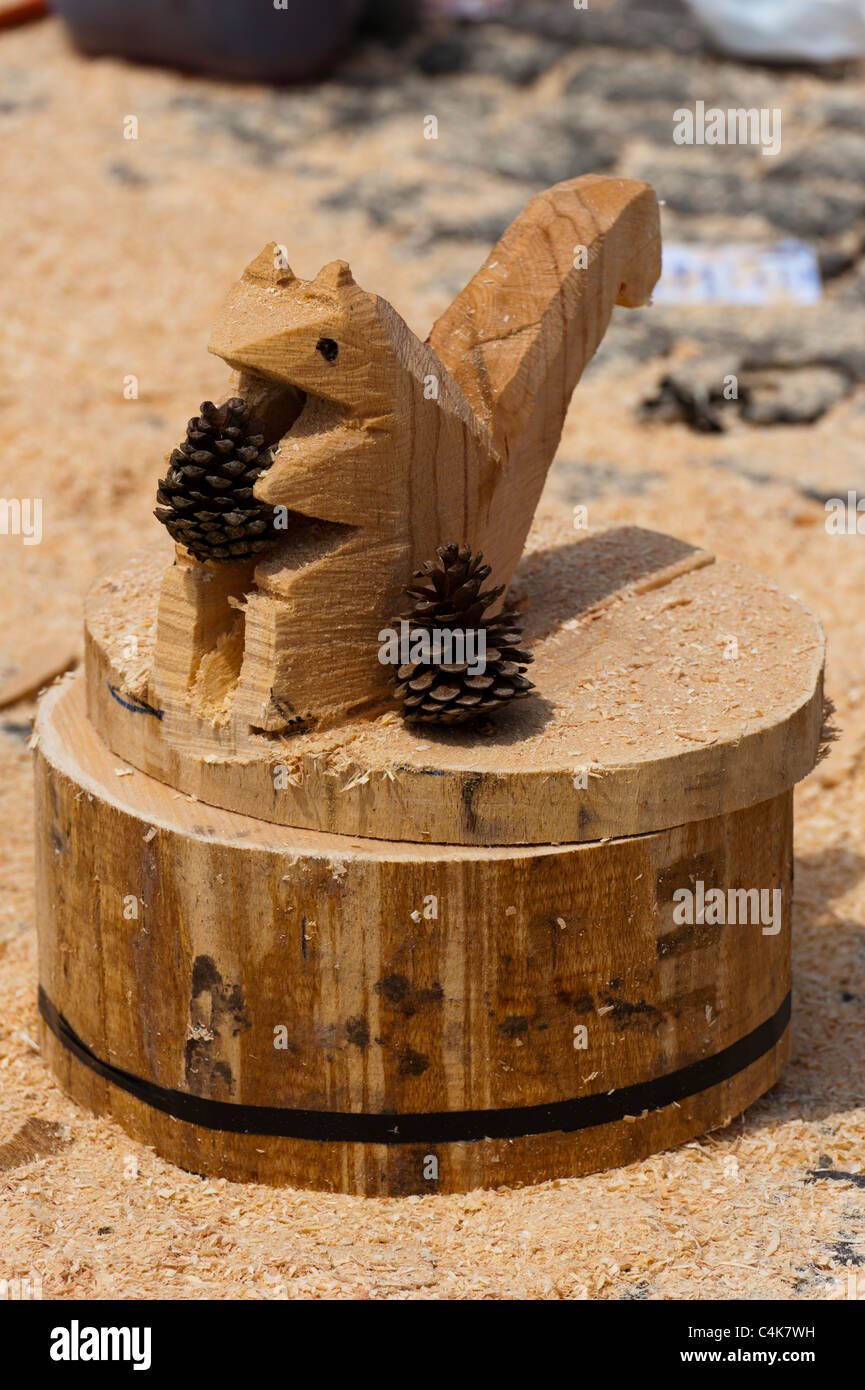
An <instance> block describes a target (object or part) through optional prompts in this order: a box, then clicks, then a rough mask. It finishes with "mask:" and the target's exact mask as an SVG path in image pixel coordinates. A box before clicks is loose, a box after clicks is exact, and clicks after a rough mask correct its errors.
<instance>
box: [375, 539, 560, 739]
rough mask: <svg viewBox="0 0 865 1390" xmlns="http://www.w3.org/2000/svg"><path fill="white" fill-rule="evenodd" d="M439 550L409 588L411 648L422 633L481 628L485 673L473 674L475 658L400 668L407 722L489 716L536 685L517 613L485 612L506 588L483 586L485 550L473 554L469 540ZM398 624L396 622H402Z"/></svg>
mask: <svg viewBox="0 0 865 1390" xmlns="http://www.w3.org/2000/svg"><path fill="white" fill-rule="evenodd" d="M436 555H437V557H438V559H437V560H428V561H427V562H426V563H425V565H424V567H423V569H421V570H418V571H417V574H416V576H415V579H416V581H418V582H416V583H413V584H410V585H409V586H408V588H407V589H406V593H407V594H408V596H409V598H410V599H411V600H412V608H411V611H410V613H409V615H408V623H409V646H411V641H412V639H413V638H414V637H415V635H416V634H418V633H421V632H426V633H430V634H433V633H435V632H436V631H442V630H443V629H447V630H448V631H450V632H458V633H462V634H465V633H466V632H467V631H468V630H473V631H474V632H475V633H478V632H481V631H482V632H483V633H484V634H485V638H486V658H485V660H486V666H485V669H484V671H483V674H477V675H470V674H469V671H468V667H469V665H473V664H475V663H472V662H469V661H460V662H455V663H451V664H448V665H445V664H442V663H436V662H434V661H413V662H412V661H410V662H409V663H408V664H406V665H403V666H400V668H399V670H398V671H397V673H396V680H397V698H398V699H400V700H401V701H402V705H403V713H404V715H405V718H406V719H407V720H412V721H415V720H419V721H423V722H426V723H438V724H461V723H464V722H465V720H467V719H474V718H476V717H477V716H478V715H485V714H489V713H490V712H491V711H492V710H494V709H499V708H501V706H502V705H506V704H509V703H510V702H511V700H521V699H524V698H525V696H526V695H528V694H529V693H530V692H531V691H532V690H534V688H535V687H534V686H533V685H532V683H531V681H528V680H526V678H525V676H524V675H523V674H522V672H523V671H525V669H526V666H527V665H528V664H529V662H530V661H532V660H533V657H532V655H531V653H530V652H526V651H522V650H521V649H520V646H519V643H520V640H521V637H522V628H521V626H520V624H519V622H518V617H519V615H518V614H517V613H516V612H514V611H508V612H504V613H498V614H496V616H495V617H494V618H485V617H484V616H483V615H484V613H485V611H486V610H487V609H488V608H489V607H490V605H491V604H493V603H494V602H495V601H496V599H497V598H499V597H500V596H501V595H502V594H503V593H504V585H502V586H501V587H499V588H497V589H487V590H484V589H483V585H484V583H485V581H486V580H487V579H489V577H490V574H491V573H492V570H491V568H490V566H489V565H485V564H483V563H482V561H483V555H482V554H481V553H480V551H479V552H478V554H477V555H474V556H473V555H472V552H471V550H470V548H469V547H468V546H467V545H465V546H462V547H460V546H459V545H443V546H440V547H439V549H438V550H437V551H436ZM394 621H395V622H396V623H397V625H398V624H399V622H400V620H399V619H395V620H394ZM477 650H478V647H477V637H476V638H475V651H477Z"/></svg>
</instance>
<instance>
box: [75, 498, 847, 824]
mask: <svg viewBox="0 0 865 1390" xmlns="http://www.w3.org/2000/svg"><path fill="white" fill-rule="evenodd" d="M167 563H170V562H169V561H168V560H167V559H166V554H165V551H164V549H160V548H155V549H154V550H153V551H147V552H142V553H140V554H139V555H137V556H135V557H134V558H133V559H132V560H131V561H129V562H128V563H127V564H126V566H125V567H124V568H123V569H122V570H120V571H119V572H117V573H115V574H111V575H108V576H106V578H105V579H104V580H103V581H101V582H100V583H99V584H98V585H97V586H96V588H95V589H94V590H93V591H92V593H91V596H90V600H89V603H88V611H87V622H86V628H87V657H86V660H87V679H88V712H89V715H90V719H91V721H92V722H93V725H94V727H95V728H96V729H97V731H98V732H99V734H100V735H101V737H102V738H103V739H104V740H105V742H106V743H107V744H108V746H109V747H110V748H111V749H112V750H113V751H114V752H115V753H117V754H118V755H119V756H120V757H121V758H124V759H126V760H127V761H128V762H129V763H131V764H132V765H133V766H135V767H137V768H140V769H142V770H143V771H144V772H147V773H149V774H150V775H151V776H153V777H156V778H158V779H159V780H160V781H163V782H165V783H167V784H168V785H170V786H171V787H174V788H179V789H181V790H183V791H185V792H188V793H191V794H192V795H194V796H197V797H198V798H199V799H200V800H202V801H206V802H207V803H208V804H210V805H212V806H221V807H225V808H227V809H229V810H233V811H239V812H242V813H243V814H245V815H251V816H255V817H256V818H257V819H260V820H268V821H273V822H275V823H278V824H282V825H292V826H299V827H308V828H310V829H315V830H323V831H327V832H333V833H336V834H342V835H362V836H366V837H376V838H382V839H390V840H409V841H416V842H420V843H424V842H431V843H437V844H465V845H497V844H498V845H515V844H550V843H556V842H562V843H575V842H583V841H592V840H600V839H603V838H605V837H607V836H610V837H616V836H623V835H640V834H645V833H650V832H653V831H657V830H660V829H664V828H667V827H669V826H673V825H680V824H683V823H684V822H686V821H692V820H703V819H705V818H707V817H710V816H716V815H721V814H724V813H725V812H728V811H733V810H738V809H739V808H741V807H743V806H749V805H754V804H756V803H758V802H760V801H766V800H768V799H770V798H771V797H775V796H778V795H780V794H781V793H782V792H785V791H788V790H789V789H790V788H791V787H792V786H793V785H794V784H795V783H796V782H797V781H799V780H800V779H801V778H802V777H804V776H806V774H807V773H808V772H809V771H810V770H811V768H812V767H813V765H814V760H815V758H816V755H817V749H818V746H819V739H820V730H821V726H822V720H823V698H822V696H823V685H822V672H823V660H824V643H823V634H822V632H821V629H820V624H819V622H818V621H817V619H816V618H815V616H814V615H813V614H812V613H811V612H809V611H808V610H807V609H806V608H804V607H803V605H801V604H800V603H798V602H797V601H796V600H795V599H793V598H791V597H789V596H788V595H787V594H784V593H782V592H781V591H780V590H779V589H778V588H777V587H776V586H775V585H774V584H772V583H771V582H770V581H769V580H768V579H766V578H764V577H763V576H762V575H759V574H755V573H753V572H752V571H749V570H746V569H743V568H742V567H741V566H740V565H737V564H733V563H731V562H730V561H723V560H714V559H713V557H712V556H711V555H710V554H707V552H706V551H703V550H699V549H695V548H694V547H693V546H690V545H688V544H686V543H685V542H684V541H680V540H675V539H673V538H672V537H670V536H664V535H660V534H658V533H656V532H651V531H646V530H644V529H642V528H640V527H635V526H626V527H614V528H611V529H609V530H606V531H579V530H578V531H575V530H574V528H573V524H572V518H571V517H570V515H568V514H567V513H563V512H562V510H561V509H559V510H558V511H553V510H552V509H551V510H549V511H548V512H545V513H544V514H542V516H541V517H540V518H539V519H538V521H537V522H536V523H535V526H534V529H533V531H532V534H531V536H530V538H529V551H528V553H527V555H526V556H525V558H524V559H523V561H522V563H521V565H520V568H519V570H518V571H517V577H516V580H515V586H514V596H515V597H516V598H517V599H518V600H519V601H522V602H523V603H524V605H525V608H526V639H525V640H526V642H527V643H528V644H529V645H530V646H531V647H532V649H533V651H534V654H535V663H534V665H533V666H532V667H531V669H530V672H529V674H530V676H531V678H532V680H533V681H534V682H535V684H536V686H537V687H538V695H537V696H535V697H532V698H531V699H528V700H523V701H520V702H518V704H517V705H516V706H515V707H514V708H513V709H511V710H505V711H502V712H500V713H499V714H498V715H497V716H496V719H495V722H494V723H493V724H490V725H488V726H486V728H485V729H484V730H481V731H478V730H477V729H475V728H471V727H457V728H450V729H436V728H435V727H432V726H428V725H423V726H420V727H418V726H412V725H405V724H403V722H402V720H401V719H400V717H399V716H398V715H397V714H396V713H394V712H382V713H380V715H379V717H377V718H365V719H359V718H356V719H354V720H353V721H352V720H349V721H348V722H346V723H344V724H341V725H340V726H339V727H337V728H332V729H329V730H328V729H322V728H317V729H313V730H310V731H307V732H304V731H303V730H302V729H301V731H299V732H295V733H289V734H284V733H277V734H273V735H267V734H265V733H262V732H259V733H258V734H256V735H249V737H248V738H247V740H246V743H245V746H244V747H243V748H240V747H238V746H237V743H236V729H234V730H233V726H232V725H231V723H230V722H228V723H226V722H220V719H219V717H218V716H213V717H212V718H207V717H204V716H203V715H201V716H194V708H195V707H196V705H195V702H196V700H197V698H198V694H199V687H200V681H197V679H196V672H195V670H193V668H190V671H189V673H188V679H189V703H188V705H187V706H186V707H185V708H184V709H183V711H182V712H181V713H178V712H177V710H176V709H175V707H174V706H172V705H171V704H170V703H169V705H168V706H165V705H163V703H162V700H161V694H160V688H159V682H158V680H156V679H154V675H153V657H154V649H155V646H156V632H157V599H158V594H159V590H160V584H161V582H162V577H163V574H164V572H165V567H166V564H167ZM217 580H218V576H216V577H215V578H214V580H213V583H216V582H217ZM231 611H232V612H233V611H234V610H233V609H232V610H231ZM213 640H214V642H216V643H217V645H218V643H219V641H220V640H221V639H220V638H219V637H214V638H213ZM322 640H325V637H324V635H323V637H322ZM222 654H223V652H222V648H219V653H218V655H219V656H220V659H221V656H222ZM332 659H333V661H334V663H338V662H339V659H340V656H339V647H338V645H336V646H334V647H333V658H332ZM369 660H370V662H372V663H375V662H376V660H377V653H376V651H375V650H370V652H369Z"/></svg>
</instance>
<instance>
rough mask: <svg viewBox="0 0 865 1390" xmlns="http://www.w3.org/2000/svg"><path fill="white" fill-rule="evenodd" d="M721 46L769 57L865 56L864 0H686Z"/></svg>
mask: <svg viewBox="0 0 865 1390" xmlns="http://www.w3.org/2000/svg"><path fill="white" fill-rule="evenodd" d="M687 4H688V5H690V7H691V9H692V10H693V11H694V13H695V14H696V15H697V17H698V18H699V19H700V20H701V21H702V24H703V27H704V28H705V29H706V30H708V32H709V34H710V35H711V37H712V39H713V40H714V42H715V43H716V44H717V45H718V47H719V48H723V49H726V50H727V52H728V53H738V54H740V55H742V56H743V57H746V58H762V59H765V60H767V61H769V62H773V61H774V62H784V61H785V60H789V59H804V60H805V61H806V62H811V63H831V62H836V61H837V60H838V59H839V58H861V57H863V56H865V0H687Z"/></svg>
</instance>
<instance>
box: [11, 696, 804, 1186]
mask: <svg viewBox="0 0 865 1390" xmlns="http://www.w3.org/2000/svg"><path fill="white" fill-rule="evenodd" d="M36 744H37V825H38V850H37V853H38V874H37V882H38V885H39V887H38V924H39V938H40V981H41V989H42V1012H43V1025H42V1028H43V1047H44V1050H45V1055H46V1057H47V1058H48V1060H49V1063H50V1065H51V1067H52V1069H53V1070H54V1072H55V1074H56V1076H57V1077H58V1080H59V1081H60V1082H61V1084H62V1085H63V1086H64V1087H65V1088H66V1089H67V1090H68V1091H69V1092H70V1094H72V1095H73V1096H74V1097H75V1098H76V1099H78V1100H79V1101H81V1102H82V1103H83V1104H85V1105H87V1106H89V1107H91V1108H92V1109H94V1110H96V1111H99V1112H101V1113H105V1114H109V1115H111V1116H113V1117H114V1118H115V1119H116V1120H117V1121H118V1122H119V1123H120V1124H121V1125H123V1126H124V1128H126V1129H127V1131H128V1132H129V1133H130V1134H132V1135H134V1136H136V1137H137V1138H139V1139H140V1140H142V1141H143V1142H145V1143H148V1144H152V1145H153V1147H154V1148H155V1149H156V1150H157V1151H158V1152H159V1153H160V1154H162V1155H163V1156H164V1157H166V1158H168V1159H170V1160H172V1161H174V1162H176V1163H178V1164H181V1165H182V1166H183V1167H186V1168H189V1169H192V1170H194V1171H197V1172H201V1173H208V1174H214V1175H219V1176H222V1177H227V1178H231V1179H236V1180H248V1181H263V1182H269V1183H286V1184H292V1185H296V1186H309V1187H316V1188H321V1189H327V1190H332V1191H340V1192H354V1193H366V1194H377V1195H390V1196H395V1195H402V1194H409V1193H424V1194H428V1193H434V1192H457V1191H465V1190H468V1189H471V1188H474V1187H478V1186H499V1185H502V1184H521V1183H534V1182H539V1181H542V1180H545V1179H548V1178H553V1177H561V1176H567V1175H577V1174H580V1173H586V1172H591V1171H594V1170H598V1169H602V1168H607V1167H610V1166H613V1165H616V1164H621V1163H627V1162H630V1161H632V1160H634V1159H638V1158H640V1157H643V1156H645V1155H646V1154H649V1153H651V1152H654V1151H656V1150H659V1149H662V1148H665V1147H669V1146H671V1145H674V1144H678V1143H680V1142H682V1141H683V1140H686V1139H689V1138H691V1137H693V1136H694V1135H697V1134H700V1133H702V1132H704V1131H706V1130H708V1129H711V1128H714V1127H717V1126H720V1125H723V1124H724V1123H726V1122H727V1121H728V1120H729V1119H730V1118H731V1117H732V1116H734V1115H736V1114H737V1113H739V1112H740V1111H741V1110H742V1109H743V1108H744V1107H745V1106H747V1105H748V1104H749V1103H750V1102H751V1101H753V1100H754V1099H755V1098H756V1097H757V1096H758V1095H760V1094H761V1093H762V1092H764V1091H765V1090H766V1089H767V1088H768V1087H769V1086H771V1085H772V1083H773V1082H774V1081H775V1080H776V1079H777V1077H778V1075H779V1073H780V1070H781V1068H782V1066H783V1063H784V1061H785V1060H786V1056H787V1049H788V1036H789V1033H788V1029H787V1018H788V1009H789V990H790V951H789V946H790V910H791V890H792V869H791V865H792V795H791V793H790V792H789V791H784V792H781V793H780V794H779V795H776V796H774V797H772V798H771V799H768V800H766V801H763V802H761V803H759V804H757V805H754V806H750V807H748V808H746V809H739V810H735V811H731V812H728V813H726V814H723V815H719V816H715V817H712V818H709V819H704V820H699V821H694V822H691V823H689V824H685V825H681V826H679V827H674V828H667V829H663V830H660V831H656V832H655V833H652V834H645V835H640V836H636V837H631V838H618V839H613V840H610V841H607V842H604V843H594V844H578V843H571V844H564V845H557V846H552V845H545V846H528V847H522V848H520V847H514V846H498V847H492V848H469V847H465V846H460V845H444V844H438V845H418V844H410V843H407V842H406V841H386V840H372V839H366V840H361V839H357V838H349V837H345V836H337V835H332V834H326V833H323V832H319V831H312V830H286V829H285V828H282V827H278V826H276V825H274V824H272V823H269V822H267V821H264V820H257V819H253V818H249V817H246V816H243V815H239V814H237V813H232V812H227V811H222V810H218V809H214V808H212V807H209V806H207V805H204V804H202V803H201V802H197V801H195V800H194V799H193V798H189V797H187V796H184V795H182V794H180V793H178V792H177V791H172V790H171V789H170V788H167V787H166V786H164V785H163V784H162V783H161V782H159V781H157V780H155V779H154V778H151V777H148V776H146V775H145V774H144V773H142V772H141V771H138V770H133V769H132V768H130V767H129V765H128V764H124V763H122V762H121V761H120V760H119V759H118V757H117V756H116V755H115V754H113V753H112V752H110V751H109V749H108V748H107V747H106V746H105V744H104V743H103V742H102V741H101V739H100V738H99V737H98V735H97V734H96V733H95V731H94V729H93V727H92V725H91V724H90V722H89V721H88V719H87V717H86V715H85V712H84V690H83V680H82V679H81V677H67V678H65V679H64V680H63V681H62V682H61V683H59V684H58V685H57V686H55V687H53V688H52V689H51V690H50V691H49V692H48V694H47V695H46V696H45V697H44V699H43V702H42V705H41V709H40V714H39V720H38V725H37V737H36ZM698 884H703V885H704V888H705V890H706V891H708V890H709V888H710V887H716V888H721V889H722V890H730V889H758V890H763V891H764V892H767V893H769V894H772V893H774V892H777V893H778V894H779V895H780V904H781V908H780V915H779V916H778V918H777V920H776V921H774V922H773V924H772V926H771V928H769V929H767V924H766V923H765V921H764V923H763V925H762V926H761V925H760V923H759V922H756V921H751V922H746V923H742V922H740V923H739V924H738V925H736V924H734V923H727V924H723V923H721V924H713V923H710V922H706V921H703V922H700V921H697V922H696V923H692V924H682V923H680V922H679V921H678V920H677V919H676V918H675V917H674V905H675V902H676V900H675V899H674V896H673V895H674V893H675V892H676V890H677V889H680V888H690V889H691V890H693V891H695V892H696V891H699V890H698V888H697V885H698ZM767 901H769V899H767ZM773 901H774V900H773ZM776 928H777V930H776ZM244 1130H246V1131H247V1132H243V1131H244Z"/></svg>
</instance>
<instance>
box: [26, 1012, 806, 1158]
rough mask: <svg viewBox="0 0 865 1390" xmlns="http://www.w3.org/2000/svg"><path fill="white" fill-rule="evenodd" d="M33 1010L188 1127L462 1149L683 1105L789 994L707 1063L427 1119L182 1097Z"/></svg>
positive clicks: (771, 1035) (767, 1036)
mask: <svg viewBox="0 0 865 1390" xmlns="http://www.w3.org/2000/svg"><path fill="white" fill-rule="evenodd" d="M39 1011H40V1013H41V1014H42V1017H43V1018H44V1020H45V1022H46V1024H47V1025H48V1027H49V1028H50V1029H51V1031H52V1033H53V1034H54V1035H55V1037H57V1038H58V1039H59V1040H60V1042H61V1043H62V1044H63V1046H64V1047H65V1048H67V1049H68V1050H69V1051H70V1052H71V1053H72V1054H73V1056H75V1057H77V1058H78V1061H79V1062H82V1063H83V1064H84V1066H86V1067H89V1068H90V1069H91V1071H94V1072H96V1074H97V1075H98V1076H101V1077H104V1079H105V1080H106V1081H109V1082H110V1083H111V1085H112V1086H118V1087H120V1089H121V1090H123V1091H127V1092H128V1093H129V1094H130V1095H131V1096H135V1097H136V1099H137V1100H140V1101H143V1102H144V1104H145V1105H149V1106H151V1107H152V1108H153V1109H154V1110H162V1111H164V1113H165V1114H166V1115H173V1116H174V1118H175V1119H178V1120H185V1121H186V1122H187V1124H192V1125H201V1126H202V1128H204V1129H214V1130H222V1131H223V1132H225V1133H229V1134H252V1135H271V1136H276V1137H279V1138H282V1139H309V1140H314V1141H318V1142H321V1143H341V1144H461V1143H474V1142H477V1141H478V1140H481V1139H519V1138H524V1137H525V1136H527V1135H531V1134H549V1133H552V1132H553V1131H561V1132H563V1133H565V1134H571V1133H573V1132H575V1131H576V1130H580V1129H591V1128H592V1127H593V1126H595V1125H606V1124H613V1123H615V1121H616V1120H622V1119H624V1118H625V1116H626V1115H632V1116H633V1115H641V1114H642V1113H643V1112H644V1111H646V1110H661V1109H662V1108H663V1107H664V1106H665V1105H671V1104H672V1103H673V1102H674V1101H682V1100H687V1099H688V1097H689V1096H695V1095H697V1094H698V1093H699V1092H700V1091H707V1090H708V1089H709V1088H710V1087H712V1086H717V1085H718V1084H719V1083H720V1082H722V1081H729V1080H730V1078H731V1077H733V1076H735V1075H736V1074H737V1073H738V1072H740V1071H744V1070H745V1068H746V1067H749V1066H751V1064H752V1063H753V1062H756V1061H759V1059H760V1058H761V1057H763V1056H765V1054H766V1053H767V1052H769V1051H770V1050H771V1049H772V1048H773V1047H774V1046H775V1044H776V1043H777V1042H778V1041H779V1040H780V1039H781V1038H782V1037H783V1035H784V1032H785V1031H786V1028H787V1025H788V1024H789V1022H790V995H789V994H788V995H787V997H786V999H785V1000H784V1002H783V1003H782V1004H781V1005H780V1007H779V1008H778V1009H777V1010H776V1011H775V1013H774V1014H772V1016H771V1018H767V1019H766V1020H765V1022H763V1023H761V1024H760V1025H759V1026H758V1027H757V1028H755V1029H754V1030H753V1031H752V1032H750V1033H747V1034H746V1035H745V1037H743V1038H739V1040H738V1042H734V1043H731V1044H730V1046H729V1047H725V1048H723V1049H722V1051H721V1052H716V1053H715V1054H714V1055H713V1056H711V1057H704V1058H701V1059H700V1061H699V1062H691V1063H690V1065H689V1066H687V1067H680V1068H679V1070H678V1071H673V1072H668V1073H667V1074H666V1075H665V1076H658V1077H655V1078H654V1080H652V1081H639V1082H637V1083H636V1084H635V1085H633V1086H623V1087H622V1088H621V1089H620V1090H617V1091H610V1092H605V1093H604V1094H602V1095H591V1096H575V1097H574V1099H573V1100H557V1101H553V1102H551V1103H550V1104H548V1105H517V1106H509V1107H507V1108H506V1109H503V1110H445V1111H441V1110H439V1111H431V1112H430V1113H429V1114H418V1113H412V1114H365V1113H362V1112H359V1113H355V1112H351V1113H346V1112H345V1111H332V1110H287V1109H284V1108H282V1107H281V1106H276V1105H234V1104H233V1103H232V1102H230V1101H222V1100H208V1099H207V1098H206V1097H204V1096H194V1095H190V1094H189V1092H187V1091H172V1090H169V1089H168V1088H167V1087H165V1086H157V1085H155V1084H154V1083H153V1082H150V1081H144V1080H143V1079H142V1078H141V1077H140V1076H133V1075H131V1074H130V1073H129V1072H127V1071H121V1069H120V1068H119V1067H114V1066H112V1065H111V1064H110V1063H109V1062H104V1061H103V1060H102V1058H101V1057H97V1056H96V1053H95V1052H91V1050H90V1048H89V1047H88V1046H87V1044H86V1043H84V1042H82V1040H81V1038H79V1037H78V1035H77V1033H75V1031H74V1030H73V1029H72V1028H71V1027H70V1025H69V1023H68V1022H67V1020H66V1019H65V1018H64V1017H63V1015H62V1014H60V1013H58V1012H57V1010H56V1009H55V1007H54V1005H53V1004H52V1002H51V1000H50V999H49V998H48V996H47V994H46V993H45V991H44V990H43V989H42V987H41V986H40V988H39Z"/></svg>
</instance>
